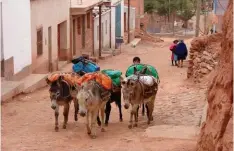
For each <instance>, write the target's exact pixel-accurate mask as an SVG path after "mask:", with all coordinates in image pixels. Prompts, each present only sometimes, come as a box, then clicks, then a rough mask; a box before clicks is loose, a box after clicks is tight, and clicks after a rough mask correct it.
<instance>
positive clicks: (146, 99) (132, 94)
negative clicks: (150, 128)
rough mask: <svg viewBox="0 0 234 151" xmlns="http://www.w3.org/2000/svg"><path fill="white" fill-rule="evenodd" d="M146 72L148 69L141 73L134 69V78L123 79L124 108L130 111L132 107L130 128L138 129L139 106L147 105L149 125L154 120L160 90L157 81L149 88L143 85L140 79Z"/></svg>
mask: <svg viewBox="0 0 234 151" xmlns="http://www.w3.org/2000/svg"><path fill="white" fill-rule="evenodd" d="M145 72H146V68H145V69H143V71H141V72H137V69H136V68H134V74H135V75H134V78H127V79H124V80H123V79H121V86H122V93H123V99H124V108H125V109H128V108H129V106H130V105H131V106H132V110H131V113H130V124H129V126H128V127H129V128H132V127H133V126H134V127H137V123H138V109H139V105H141V104H143V103H144V104H145V105H146V109H147V117H148V124H150V121H152V120H153V116H152V113H153V110H154V102H155V98H156V94H157V90H158V83H157V81H156V80H155V81H154V85H153V86H151V87H149V86H147V85H145V84H143V83H142V82H141V81H140V80H139V77H140V76H141V75H143V74H144V73H145ZM133 116H134V118H135V124H134V125H133Z"/></svg>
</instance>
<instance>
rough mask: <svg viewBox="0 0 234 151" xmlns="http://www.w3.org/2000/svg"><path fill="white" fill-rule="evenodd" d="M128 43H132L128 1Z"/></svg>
mask: <svg viewBox="0 0 234 151" xmlns="http://www.w3.org/2000/svg"><path fill="white" fill-rule="evenodd" d="M128 43H130V0H128Z"/></svg>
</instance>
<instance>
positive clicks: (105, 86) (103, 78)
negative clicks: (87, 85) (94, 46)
mask: <svg viewBox="0 0 234 151" xmlns="http://www.w3.org/2000/svg"><path fill="white" fill-rule="evenodd" d="M90 80H94V81H95V82H96V83H97V84H98V86H99V88H100V91H101V97H102V98H105V97H106V96H108V95H109V93H110V91H111V89H112V80H111V78H110V77H109V76H107V75H106V74H104V73H101V72H92V73H86V74H85V75H83V76H82V77H81V78H79V79H78V81H77V84H78V85H81V84H82V83H84V82H88V81H90Z"/></svg>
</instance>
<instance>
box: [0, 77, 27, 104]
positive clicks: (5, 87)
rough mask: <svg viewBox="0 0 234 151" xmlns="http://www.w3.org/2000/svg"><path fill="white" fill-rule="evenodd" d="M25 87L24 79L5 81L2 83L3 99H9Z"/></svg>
mask: <svg viewBox="0 0 234 151" xmlns="http://www.w3.org/2000/svg"><path fill="white" fill-rule="evenodd" d="M23 89H24V84H23V82H22V81H5V80H3V81H2V83H1V101H2V102H4V101H7V100H10V99H12V98H13V97H14V96H16V95H18V94H20V93H21V92H22V91H23Z"/></svg>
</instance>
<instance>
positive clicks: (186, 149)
mask: <svg viewBox="0 0 234 151" xmlns="http://www.w3.org/2000/svg"><path fill="white" fill-rule="evenodd" d="M168 46H169V43H167V42H165V43H164V44H157V45H152V44H150V43H141V44H140V45H139V46H137V47H136V48H129V47H125V49H124V50H123V53H122V54H121V55H119V56H115V57H112V58H109V59H107V60H105V61H102V62H100V66H101V68H102V69H107V68H111V69H120V70H122V71H123V73H125V71H126V68H127V67H128V66H129V65H130V64H131V63H132V58H133V57H134V56H140V57H141V60H142V62H143V63H148V64H151V65H153V66H155V67H156V68H157V70H158V72H159V76H160V80H161V83H160V89H159V92H158V95H157V98H156V104H155V111H154V121H153V123H152V124H151V125H147V123H146V122H147V120H146V117H142V116H141V115H140V119H139V126H138V127H137V128H134V129H132V130H129V129H128V126H127V125H128V121H129V111H127V110H125V109H124V108H123V118H124V121H123V122H122V123H121V122H119V121H118V110H117V108H116V106H115V105H114V104H112V107H113V108H112V112H111V117H110V124H109V126H108V127H107V128H106V132H101V131H100V130H99V131H98V133H97V136H98V137H97V139H95V140H92V139H90V138H89V137H88V136H87V134H86V129H85V124H84V123H85V119H84V118H82V117H79V120H78V122H75V121H74V119H73V115H74V110H73V104H72V106H71V110H70V114H69V121H68V125H67V129H62V122H63V115H62V110H61V111H60V116H59V127H60V129H59V132H55V131H54V112H53V110H52V109H51V108H50V100H49V94H48V88H44V89H42V90H39V91H36V92H35V93H32V94H29V95H21V96H19V97H17V98H15V99H14V100H13V101H10V102H8V103H4V104H2V150H3V151H32V150H34V151H50V150H54V151H76V150H77V151H78V150H79V151H131V150H134V151H192V150H193V149H194V147H195V144H196V140H195V139H196V138H195V137H190V138H188V137H185V138H186V139H181V138H180V137H179V136H180V135H182V134H181V133H180V134H176V132H175V133H174V131H172V132H168V137H167V134H166V131H168V130H170V129H171V128H170V127H169V128H167V125H168V126H171V127H175V126H184V127H185V128H183V130H182V132H183V131H186V127H189V126H198V125H199V124H200V119H201V114H202V109H203V106H204V90H203V89H200V88H199V87H197V86H196V85H194V84H192V83H190V82H189V81H187V80H186V65H185V67H184V68H182V69H181V68H177V67H172V66H171V63H170V55H171V54H170V51H169V50H168ZM70 67H71V65H68V66H67V68H66V69H67V70H70V69H71V68H70ZM161 125H164V128H162V129H160V126H161ZM165 126H166V128H165ZM154 127H155V128H154ZM155 130H156V132H155ZM187 131H189V130H188V129H187ZM173 133H174V134H173ZM177 133H178V132H177ZM149 134H150V135H149ZM169 134H170V136H169ZM165 135H166V136H165ZM177 136H178V137H177Z"/></svg>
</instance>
